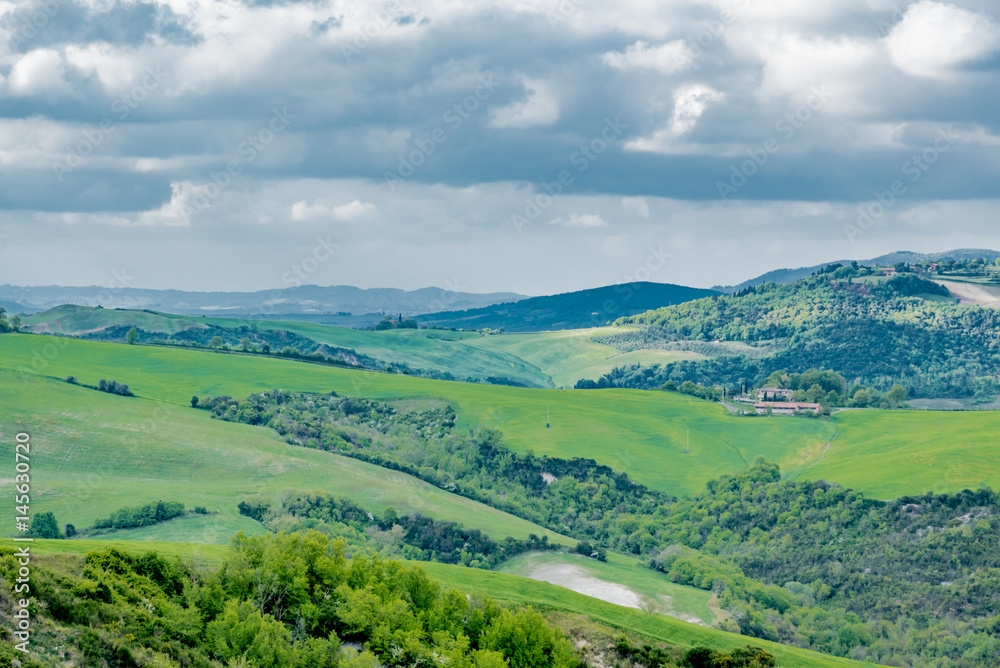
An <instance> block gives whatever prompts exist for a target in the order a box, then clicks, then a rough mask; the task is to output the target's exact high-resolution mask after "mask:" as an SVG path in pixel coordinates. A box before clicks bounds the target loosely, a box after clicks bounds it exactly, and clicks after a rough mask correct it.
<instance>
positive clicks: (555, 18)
mask: <svg viewBox="0 0 1000 668" xmlns="http://www.w3.org/2000/svg"><path fill="white" fill-rule="evenodd" d="M583 4H584V2H583V1H582V0H558V1H557V3H556V6H555V7H554V8H553V9H550V10H548V11H546V12H545V18H546V20H547V21H548V22H549V27H550V28H552V29H553V30H554V29H555V28H556V27H557V26H559V24H561V23H565V22H566V21H568V20H569V19H571V18H572V17H573V16H575V15H576V14H577V13H578V12H579V11H580V7H581V5H583Z"/></svg>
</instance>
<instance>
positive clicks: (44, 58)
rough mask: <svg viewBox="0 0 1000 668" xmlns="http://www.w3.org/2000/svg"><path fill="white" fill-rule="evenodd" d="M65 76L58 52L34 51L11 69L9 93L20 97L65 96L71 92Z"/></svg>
mask: <svg viewBox="0 0 1000 668" xmlns="http://www.w3.org/2000/svg"><path fill="white" fill-rule="evenodd" d="M65 76H66V68H65V65H64V64H63V59H62V56H61V55H59V52H58V51H53V50H52V49H36V50H34V51H32V52H30V53H27V54H25V55H24V56H23V57H22V58H21V59H20V60H18V61H17V63H16V64H15V65H14V67H13V68H11V71H10V77H9V79H8V83H9V84H10V88H11V91H12V92H13V93H14V94H15V95H17V96H21V97H27V96H31V95H45V94H65V93H69V92H70V91H71V88H70V86H69V84H68V83H66V79H65Z"/></svg>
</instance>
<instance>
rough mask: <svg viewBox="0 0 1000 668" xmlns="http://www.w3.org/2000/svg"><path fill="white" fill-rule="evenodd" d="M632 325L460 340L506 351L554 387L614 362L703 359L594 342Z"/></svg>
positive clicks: (604, 370)
mask: <svg viewBox="0 0 1000 668" xmlns="http://www.w3.org/2000/svg"><path fill="white" fill-rule="evenodd" d="M632 329H634V328H632V327H600V328H592V329H568V330H563V331H559V332H538V333H524V334H504V335H502V336H483V337H479V338H475V339H469V340H465V341H463V342H462V343H463V346H464V347H471V348H479V349H482V350H488V351H492V352H494V353H504V354H509V355H512V356H514V357H517V358H519V359H523V360H525V361H526V362H528V363H530V364H532V365H534V366H536V367H538V368H539V369H541V370H542V372H543V373H545V374H547V375H548V376H549V377H550V378H551V380H552V384H553V385H554V386H555V387H573V385H574V384H575V383H576V381H578V380H580V379H581V378H589V379H591V380H596V379H597V378H600V377H601V376H602V375H604V374H605V373H607V372H609V371H611V370H612V369H614V368H615V367H617V366H623V365H629V364H636V363H641V364H645V365H649V364H666V363H668V362H677V361H681V360H695V359H703V356H702V355H698V354H696V353H691V352H678V351H668V350H637V351H634V352H628V353H623V352H621V351H619V350H616V349H615V348H612V347H610V346H606V345H604V344H602V343H597V342H595V341H594V340H593V337H594V336H600V335H609V334H614V333H616V332H622V331H629V330H632Z"/></svg>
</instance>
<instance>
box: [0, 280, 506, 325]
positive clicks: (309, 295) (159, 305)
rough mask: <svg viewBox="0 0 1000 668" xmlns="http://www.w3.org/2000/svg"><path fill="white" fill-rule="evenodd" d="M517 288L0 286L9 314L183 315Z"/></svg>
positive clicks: (433, 303) (460, 297)
mask: <svg viewBox="0 0 1000 668" xmlns="http://www.w3.org/2000/svg"><path fill="white" fill-rule="evenodd" d="M524 298H525V295H520V294H518V293H515V292H494V293H488V294H476V293H470V292H454V291H449V290H445V289H442V288H422V289H419V290H410V291H407V290H400V289H398V288H357V287H354V286H350V285H335V286H330V287H322V286H318V285H303V286H297V287H290V288H283V289H278V290H259V291H256V292H193V291H185V290H152V289H145V288H102V287H98V286H89V287H65V286H57V285H49V286H39V287H22V286H14V285H0V305H3V306H5V307H6V308H7V310H8V311H9V312H11V313H35V312H39V311H44V310H47V309H50V308H53V307H55V306H59V305H61V304H77V305H80V306H103V307H105V308H129V309H153V310H156V311H165V312H170V313H178V314H181V315H217V316H222V315H225V316H228V315H233V316H250V317H255V316H259V317H271V316H276V315H283V316H284V315H287V316H296V315H299V316H305V315H310V316H317V315H324V314H338V313H341V314H344V313H350V314H352V315H353V316H358V315H364V314H373V313H374V314H381V313H382V312H385V313H393V314H396V313H400V312H401V313H405V314H407V315H414V314H418V313H430V312H434V311H443V310H445V309H455V308H476V307H482V306H488V305H490V304H496V303H499V302H504V301H514V300H518V299H524Z"/></svg>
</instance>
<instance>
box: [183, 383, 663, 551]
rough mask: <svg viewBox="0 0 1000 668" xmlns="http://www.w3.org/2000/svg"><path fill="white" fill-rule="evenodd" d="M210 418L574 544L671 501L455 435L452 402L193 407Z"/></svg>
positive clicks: (490, 441) (291, 397) (261, 399)
mask: <svg viewBox="0 0 1000 668" xmlns="http://www.w3.org/2000/svg"><path fill="white" fill-rule="evenodd" d="M199 406H200V407H205V408H208V409H210V410H211V411H212V414H213V416H214V417H216V418H219V419H223V420H227V421H231V422H243V423H246V424H257V425H262V426H267V427H270V428H272V429H274V430H275V431H277V432H278V433H279V434H280V435H281V436H282V437H283V438H284V439H285V441H286V442H288V443H292V444H294V445H300V446H303V447H309V448H317V449H320V450H327V451H330V452H336V453H338V454H342V455H346V456H349V457H354V458H356V459H360V460H362V461H367V462H370V463H373V464H377V465H379V466H383V467H385V468H389V469H392V470H397V471H402V472H404V473H407V474H410V475H412V476H414V477H417V478H420V479H422V480H425V481H426V482H429V483H431V484H432V485H435V486H437V487H440V488H441V489H445V490H447V491H450V492H453V493H455V494H459V495H461V496H464V497H466V498H470V499H473V500H476V501H479V502H481V503H485V504H487V505H490V506H493V507H494V508H498V509H500V510H504V511H506V512H509V513H512V514H514V515H517V516H518V517H523V518H525V519H528V520H530V521H532V522H535V523H537V524H541V525H543V526H546V527H548V528H550V529H552V530H553V531H558V532H560V533H568V534H569V535H573V536H575V537H577V538H580V539H587V538H590V537H591V536H592V533H591V528H592V526H593V523H594V522H595V521H597V520H599V519H601V518H602V517H604V516H605V514H614V513H616V512H622V511H627V512H635V513H646V512H652V510H653V509H654V508H655V507H656V506H657V504H661V503H669V502H670V501H672V497H670V496H669V495H666V494H662V493H660V492H656V491H654V490H650V489H649V488H647V487H645V486H643V485H639V484H636V483H635V482H634V481H632V480H631V479H629V477H628V476H627V475H625V474H624V473H620V472H618V471H614V470H613V469H611V468H609V467H607V466H604V465H602V464H598V463H597V462H595V461H594V460H592V459H581V458H574V459H560V458H551V457H546V456H542V457H536V456H535V455H533V454H530V453H526V454H520V453H516V452H512V451H511V450H509V449H508V448H506V447H505V446H504V445H503V437H502V435H501V434H500V432H498V431H496V430H492V429H483V430H479V431H476V432H473V433H456V432H455V430H454V425H455V413H454V410H453V409H452V408H451V407H450V406H446V407H440V408H431V409H427V410H411V411H405V412H400V411H397V410H396V408H395V407H394V406H392V405H391V404H389V403H385V402H377V401H370V400H367V399H359V398H355V397H338V396H337V395H336V394H335V393H331V394H324V395H315V394H294V393H289V392H282V391H280V390H274V391H271V392H264V393H261V394H253V395H251V396H250V397H248V398H247V399H246V400H244V401H238V400H235V399H232V398H230V397H215V398H209V399H203V400H200V401H199Z"/></svg>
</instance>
